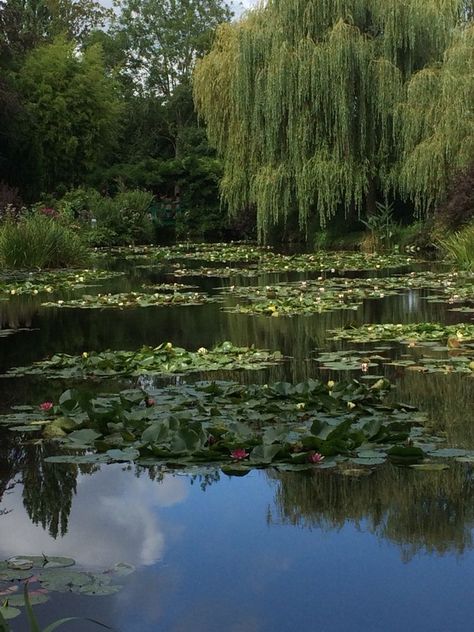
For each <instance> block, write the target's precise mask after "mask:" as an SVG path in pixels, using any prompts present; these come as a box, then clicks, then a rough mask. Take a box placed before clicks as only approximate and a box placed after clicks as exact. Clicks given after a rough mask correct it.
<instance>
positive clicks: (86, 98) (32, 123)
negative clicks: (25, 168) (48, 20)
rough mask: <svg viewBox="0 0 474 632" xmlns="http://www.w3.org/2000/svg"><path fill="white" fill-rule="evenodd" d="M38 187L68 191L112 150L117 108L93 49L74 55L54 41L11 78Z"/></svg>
mask: <svg viewBox="0 0 474 632" xmlns="http://www.w3.org/2000/svg"><path fill="white" fill-rule="evenodd" d="M17 88H18V91H19V93H20V94H21V96H22V98H23V107H24V111H25V120H24V126H23V129H24V134H25V136H26V139H28V142H29V143H30V145H31V147H32V149H33V153H34V157H35V160H36V164H37V168H38V171H39V173H40V174H41V178H40V186H41V189H42V190H44V191H51V190H53V189H55V188H56V187H57V186H58V185H64V186H70V185H74V184H78V183H80V182H82V181H83V178H84V176H85V175H86V174H87V173H88V172H90V171H92V170H93V169H94V168H96V167H97V165H98V164H100V163H102V162H103V161H104V160H105V159H106V158H107V157H108V156H109V155H110V152H111V150H112V149H113V148H114V147H115V145H116V140H117V135H118V132H119V126H120V116H121V112H122V105H121V102H120V99H119V97H118V95H117V90H116V84H115V82H114V81H113V79H111V78H110V77H109V76H108V75H107V74H106V72H105V68H104V63H103V59H102V50H101V47H100V46H98V45H95V46H91V47H89V48H87V49H86V50H85V51H84V52H83V53H78V52H77V50H76V48H75V45H74V43H72V42H66V41H65V40H64V39H59V40H57V41H55V42H54V43H53V44H47V45H43V46H40V47H38V48H36V49H35V50H34V51H32V52H31V53H30V54H29V55H28V57H27V58H26V61H25V63H24V65H23V66H22V68H21V70H20V71H19V73H18V77H17Z"/></svg>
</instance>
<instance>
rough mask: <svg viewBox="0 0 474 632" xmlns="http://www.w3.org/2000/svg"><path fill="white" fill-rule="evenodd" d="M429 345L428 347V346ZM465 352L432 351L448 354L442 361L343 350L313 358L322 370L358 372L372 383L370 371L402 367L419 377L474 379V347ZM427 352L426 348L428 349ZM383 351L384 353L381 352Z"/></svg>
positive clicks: (468, 347) (442, 349) (446, 349)
mask: <svg viewBox="0 0 474 632" xmlns="http://www.w3.org/2000/svg"><path fill="white" fill-rule="evenodd" d="M429 344H430V343H428V345H429ZM466 346H467V348H466V349H462V350H459V349H456V350H448V348H447V347H439V348H437V347H436V348H435V349H433V351H437V350H439V351H442V352H447V353H448V355H447V357H446V356H443V357H432V356H429V355H425V354H423V355H421V357H416V358H415V357H411V356H408V355H406V354H405V355H403V356H402V357H400V358H398V359H396V360H392V359H390V358H387V357H385V356H383V355H380V354H379V353H377V350H374V351H370V352H367V351H359V350H356V349H346V350H342V351H326V352H324V353H321V354H319V355H318V356H317V357H316V361H317V362H319V363H320V368H321V369H327V370H332V371H360V372H361V373H362V374H365V375H362V377H364V378H367V379H373V377H374V376H373V375H372V374H371V373H370V370H371V369H378V368H379V367H380V365H385V366H395V367H401V368H404V369H407V370H410V371H417V372H420V373H464V374H467V375H469V376H474V345H466ZM428 348H429V347H428ZM382 351H384V350H382Z"/></svg>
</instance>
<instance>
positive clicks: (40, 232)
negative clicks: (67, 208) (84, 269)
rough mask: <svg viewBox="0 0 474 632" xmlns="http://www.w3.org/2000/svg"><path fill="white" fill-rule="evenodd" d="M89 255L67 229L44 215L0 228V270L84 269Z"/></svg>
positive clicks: (69, 229)
mask: <svg viewBox="0 0 474 632" xmlns="http://www.w3.org/2000/svg"><path fill="white" fill-rule="evenodd" d="M88 259H89V252H88V250H87V248H86V246H85V244H84V243H83V242H82V240H81V238H80V237H79V235H78V234H77V233H76V232H74V231H73V230H72V229H71V228H68V227H67V226H64V225H62V224H60V223H59V222H56V221H55V220H54V219H50V218H48V217H46V216H44V215H31V216H26V217H24V218H22V219H20V220H19V221H18V222H14V221H7V222H5V223H4V224H3V225H2V227H1V228H0V266H1V267H4V268H13V269H31V268H65V267H71V266H81V265H84V264H85V263H86V262H87V260H88Z"/></svg>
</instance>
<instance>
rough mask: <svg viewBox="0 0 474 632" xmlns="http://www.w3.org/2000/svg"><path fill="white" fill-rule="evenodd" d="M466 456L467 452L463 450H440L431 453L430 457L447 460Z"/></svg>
mask: <svg viewBox="0 0 474 632" xmlns="http://www.w3.org/2000/svg"><path fill="white" fill-rule="evenodd" d="M466 454H467V450H461V449H459V448H439V449H438V450H433V451H431V452H429V455H430V456H435V457H446V458H450V457H460V456H466Z"/></svg>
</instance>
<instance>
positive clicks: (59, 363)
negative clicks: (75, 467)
mask: <svg viewBox="0 0 474 632" xmlns="http://www.w3.org/2000/svg"><path fill="white" fill-rule="evenodd" d="M282 360H283V356H282V355H281V353H280V352H279V351H275V352H270V351H265V350H262V349H255V348H254V347H236V346H234V345H233V344H232V343H230V342H227V341H226V342H223V343H221V344H219V345H215V346H214V347H213V348H212V349H205V348H204V347H201V348H200V349H198V350H197V351H187V350H186V349H183V348H182V347H176V346H174V345H173V344H171V342H166V343H162V344H161V345H158V346H157V347H142V348H141V349H138V350H136V351H110V350H109V351H102V352H96V351H85V352H84V353H83V354H82V355H79V356H71V355H67V354H64V353H59V354H55V355H54V356H53V357H52V358H49V359H48V360H43V361H41V362H36V363H35V364H33V365H32V366H29V367H14V368H13V369H10V371H9V372H8V374H7V375H10V376H13V375H16V376H19V375H39V376H42V377H45V376H47V377H54V378H67V379H86V378H88V377H101V378H105V377H115V376H117V375H120V376H129V377H132V376H138V375H170V374H182V373H192V372H197V371H202V372H205V371H222V370H228V371H229V370H236V369H245V370H255V369H262V368H264V367H267V366H270V365H273V364H277V363H278V362H281V361H282ZM50 404H51V402H44V403H43V404H41V405H40V408H41V409H42V410H49V409H50V408H52V404H51V405H50Z"/></svg>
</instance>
